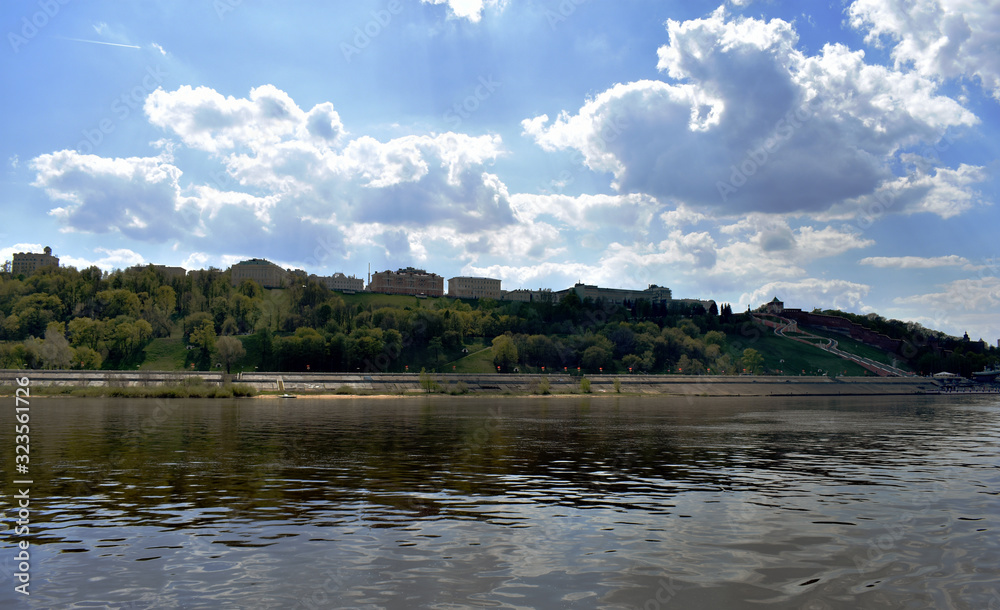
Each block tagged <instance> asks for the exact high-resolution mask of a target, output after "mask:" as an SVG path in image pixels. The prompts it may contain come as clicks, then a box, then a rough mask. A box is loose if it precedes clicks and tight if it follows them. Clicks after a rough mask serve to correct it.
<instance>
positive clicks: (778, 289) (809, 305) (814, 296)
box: [740, 278, 871, 311]
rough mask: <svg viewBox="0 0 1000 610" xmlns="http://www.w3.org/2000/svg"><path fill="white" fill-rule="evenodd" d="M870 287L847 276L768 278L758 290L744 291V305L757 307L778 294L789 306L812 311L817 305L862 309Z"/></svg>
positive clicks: (741, 302) (742, 302) (741, 299)
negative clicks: (832, 278)
mask: <svg viewBox="0 0 1000 610" xmlns="http://www.w3.org/2000/svg"><path fill="white" fill-rule="evenodd" d="M870 290H871V287H870V286H868V285H866V284H858V283H856V282H849V281H847V280H822V279H817V278H806V279H802V280H797V281H777V282H769V283H767V284H765V285H763V286H761V287H760V288H758V289H757V290H754V291H752V292H747V293H743V294H742V295H741V296H740V304H741V305H750V306H751V307H757V306H759V305H761V304H763V303H766V302H767V301H770V300H771V299H772V298H773V297H775V296H777V297H778V298H779V299H781V300H782V301H784V303H785V305H787V306H788V307H795V308H799V309H804V310H806V311H809V310H811V309H813V308H814V307H823V308H836V309H843V310H854V311H859V310H862V309H864V302H863V300H864V298H865V296H867V295H868V292H869V291H870Z"/></svg>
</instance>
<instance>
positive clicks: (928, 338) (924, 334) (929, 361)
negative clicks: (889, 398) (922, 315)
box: [813, 309, 1000, 377]
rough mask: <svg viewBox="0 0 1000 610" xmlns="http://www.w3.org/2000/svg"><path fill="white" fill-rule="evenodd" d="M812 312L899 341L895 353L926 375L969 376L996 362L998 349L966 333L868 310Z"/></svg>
mask: <svg viewBox="0 0 1000 610" xmlns="http://www.w3.org/2000/svg"><path fill="white" fill-rule="evenodd" d="M813 313H818V314H823V315H828V316H838V317H841V318H845V319H847V320H850V321H851V322H854V323H855V324H858V325H860V326H863V327H865V328H867V329H869V330H873V331H875V332H877V333H881V334H883V335H885V336H887V337H889V338H890V339H898V340H899V341H901V342H902V346H901V347H900V350H899V352H900V353H899V354H898V355H900V356H902V357H903V358H905V359H906V360H907V361H908V362H909V363H910V366H912V367H913V368H914V369H915V370H917V371H919V372H920V373H921V374H924V375H930V374H933V373H937V372H940V371H948V372H950V373H955V374H958V375H961V376H963V377H971V376H972V374H973V373H975V372H977V371H983V370H986V369H989V368H992V367H995V366H997V364H998V363H1000V349H997V348H996V347H995V346H991V345H989V344H987V343H986V342H985V341H982V340H980V341H972V340H971V339H969V335H968V333H966V334H965V335H964V336H963V337H961V338H958V337H952V336H949V335H947V334H945V333H942V332H940V331H936V330H931V329H928V328H925V327H923V326H922V325H920V324H918V323H916V322H903V321H901V320H892V319H887V318H884V317H882V316H880V315H878V314H875V313H870V314H867V315H858V314H853V313H848V312H845V311H839V310H835V309H834V310H830V309H828V310H819V309H817V310H814V311H813Z"/></svg>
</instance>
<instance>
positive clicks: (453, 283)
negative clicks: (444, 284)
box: [448, 276, 502, 300]
mask: <svg viewBox="0 0 1000 610" xmlns="http://www.w3.org/2000/svg"><path fill="white" fill-rule="evenodd" d="M501 295H502V291H501V290H500V280H495V279H492V278H488V277H463V276H459V277H453V278H451V279H449V280H448V296H450V297H455V298H458V299H496V300H500V297H501Z"/></svg>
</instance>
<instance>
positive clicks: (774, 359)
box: [729, 331, 869, 376]
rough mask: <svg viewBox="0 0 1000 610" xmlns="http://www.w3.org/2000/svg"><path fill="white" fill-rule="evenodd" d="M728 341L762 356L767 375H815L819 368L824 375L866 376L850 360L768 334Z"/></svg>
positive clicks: (730, 338)
mask: <svg viewBox="0 0 1000 610" xmlns="http://www.w3.org/2000/svg"><path fill="white" fill-rule="evenodd" d="M729 341H730V344H732V343H735V342H740V343H739V344H740V345H741V346H742V348H741V349H746V348H748V347H750V348H753V349H755V350H757V351H758V352H760V353H761V355H762V356H763V357H764V366H765V367H767V369H768V371H769V372H777V371H778V370H783V371H784V372H785V374H788V375H799V374H801V373H802V370H803V369H805V371H806V373H807V374H815V373H816V371H817V369H822V370H823V372H824V373H826V372H828V371H833V372H834V373H836V374H839V373H842V372H844V371H847V374H848V375H852V376H853V375H857V376H864V375H866V374H869V373H868V372H867V371H866V370H865V369H864V368H863V367H862V366H860V365H858V364H855V363H853V362H851V361H849V360H844V359H843V358H838V357H837V356H834V355H833V354H830V353H827V352H825V351H823V350H821V349H819V348H818V347H811V346H809V345H803V344H802V343H799V342H797V341H792V340H791V339H785V338H782V337H777V336H775V335H774V334H773V333H771V332H770V331H768V332H767V333H764V334H762V335H761V336H760V337H758V338H757V339H749V340H748V339H747V338H746V337H740V336H738V335H736V336H731V337H729ZM781 360H784V362H783V363H782V362H781Z"/></svg>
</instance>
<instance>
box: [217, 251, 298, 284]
mask: <svg viewBox="0 0 1000 610" xmlns="http://www.w3.org/2000/svg"><path fill="white" fill-rule="evenodd" d="M229 271H230V274H231V278H230V282H231V283H232V285H233V286H239V285H240V284H241V283H242V282H243V280H253V281H255V282H257V283H258V284H260V285H261V287H263V288H282V287H284V286H287V285H288V272H287V271H285V270H284V269H282V268H281V267H279V266H278V265H275V264H274V263H272V262H271V261H268V260H264V259H262V258H251V259H250V260H247V261H242V262H239V263H236V264H235V265H233V266H232V267H231V268H230V270H229Z"/></svg>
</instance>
